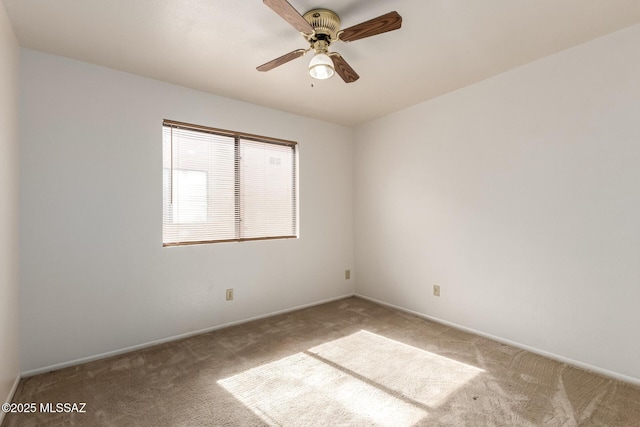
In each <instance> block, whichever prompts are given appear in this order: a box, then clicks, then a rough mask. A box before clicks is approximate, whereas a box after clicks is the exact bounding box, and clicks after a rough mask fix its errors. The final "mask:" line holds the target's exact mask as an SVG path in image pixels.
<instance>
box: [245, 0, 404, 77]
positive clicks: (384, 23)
mask: <svg viewBox="0 0 640 427" xmlns="http://www.w3.org/2000/svg"><path fill="white" fill-rule="evenodd" d="M263 2H264V4H266V5H267V6H268V7H269V8H271V9H272V10H273V11H274V12H275V13H277V14H278V15H280V16H281V17H282V19H284V20H285V21H287V22H288V23H289V24H291V26H293V28H295V29H296V30H298V31H299V32H300V33H302V36H303V37H304V38H305V39H306V40H307V42H309V48H308V49H297V50H294V51H293V52H289V53H287V54H286V55H282V56H281V57H279V58H276V59H274V60H273V61H269V62H267V63H266V64H262V65H260V66H259V67H257V70H258V71H269V70H272V69H274V68H276V67H279V66H280V65H282V64H286V63H287V62H289V61H291V60H294V59H296V58H299V57H301V56H303V55H304V54H305V53H307V52H309V51H310V50H313V51H314V53H315V54H314V56H313V58H312V59H311V62H310V63H309V74H310V75H311V77H313V78H315V79H321V80H324V79H328V78H330V77H331V76H333V74H334V72H336V73H338V75H339V76H340V77H341V78H342V80H344V81H345V83H353V82H355V81H356V80H358V79H359V78H360V76H359V75H358V73H356V72H355V71H354V69H353V68H351V66H350V65H349V64H348V63H347V61H345V60H344V58H343V57H342V56H341V55H340V54H339V53H337V52H329V46H331V44H332V43H334V42H336V41H338V40H340V41H343V42H352V41H355V40H360V39H363V38H365V37H371V36H375V35H377V34H382V33H386V32H387V31H393V30H397V29H398V28H400V27H401V26H402V17H401V16H400V15H399V14H398V12H389V13H386V14H384V15H381V16H378V17H377V18H373V19H371V20H369V21H365V22H362V23H360V24H358V25H354V26H352V27H349V28H347V29H344V30H341V29H340V17H339V16H338V14H336V13H335V12H333V11H331V10H328V9H312V10H310V11H308V12H307V13H305V14H304V15H300V13H298V11H297V10H296V9H295V8H294V7H293V6H291V4H290V3H289V2H288V1H287V0H263Z"/></svg>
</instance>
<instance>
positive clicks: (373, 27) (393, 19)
mask: <svg viewBox="0 0 640 427" xmlns="http://www.w3.org/2000/svg"><path fill="white" fill-rule="evenodd" d="M401 26H402V16H400V15H399V14H398V12H389V13H386V14H384V15H381V16H378V17H377V18H373V19H370V20H369V21H366V22H363V23H361V24H358V25H354V26H353V27H349V28H347V29H346V30H343V31H341V32H340V35H339V36H338V37H339V38H340V40H342V41H343V42H352V41H354V40H360V39H363V38H365V37H371V36H375V35H377V34H382V33H386V32H387V31H393V30H397V29H398V28H400V27H401Z"/></svg>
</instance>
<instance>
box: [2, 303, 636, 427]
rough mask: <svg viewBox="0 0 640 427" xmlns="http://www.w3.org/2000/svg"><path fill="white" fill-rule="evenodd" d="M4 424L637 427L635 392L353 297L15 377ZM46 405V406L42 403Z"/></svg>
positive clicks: (632, 388) (5, 425) (579, 370)
mask: <svg viewBox="0 0 640 427" xmlns="http://www.w3.org/2000/svg"><path fill="white" fill-rule="evenodd" d="M14 401H15V402H22V403H25V402H35V403H37V404H38V405H40V403H49V402H51V403H53V404H54V406H55V403H58V402H61V403H64V402H69V403H74V402H86V407H85V408H84V409H85V410H86V413H42V412H40V410H38V411H37V412H36V413H34V414H12V413H9V414H7V415H6V417H5V421H4V423H3V424H2V426H3V427H9V426H47V425H52V426H58V425H65V426H67V425H68V426H74V425H77V426H94V425H96V426H213V425H229V426H251V425H283V426H298V425H299V426H315V425H317V426H327V425H344V426H413V425H426V426H607V427H609V426H640V388H638V387H635V386H632V385H629V384H625V383H622V382H619V381H615V380H612V379H609V378H605V377H602V376H599V375H596V374H593V373H590V372H586V371H584V370H581V369H576V368H573V367H570V366H567V365H564V364H561V363H558V362H555V361H552V360H549V359H546V358H543V357H540V356H536V355H534V354H531V353H528V352H526V351H522V350H518V349H516V348H513V347H509V346H506V345H503V344H499V343H496V342H493V341H490V340H487V339H484V338H481V337H478V336H475V335H470V334H467V333H464V332H461V331H458V330H455V329H452V328H449V327H446V326H443V325H440V324H437V323H433V322H429V321H427V320H424V319H421V318H418V317H415V316H412V315H408V314H406V313H402V312H399V311H395V310H392V309H389V308H386V307H382V306H379V305H376V304H373V303H371V302H369V301H365V300H362V299H358V298H349V299H345V300H341V301H336V302H333V303H329V304H324V305H321V306H318V307H313V308H309V309H305V310H301V311H297V312H294V313H289V314H284V315H280V316H275V317H272V318H269V319H264V320H259V321H255V322H251V323H247V324H244V325H240V326H236V327H231V328H227V329H224V330H219V331H215V332H211V333H208V334H204V335H199V336H196V337H193V338H189V339H185V340H181V341H176V342H173V343H169V344H163V345H160V346H156V347H152V348H148V349H145V350H140V351H136V352H132V353H129V354H126V355H122V356H117V357H113V358H110V359H105V360H100V361H97V362H92V363H87V364H84V365H81V366H76V367H72V368H67V369H62V370H59V371H55V372H51V373H47V374H43V375H38V376H34V377H30V378H26V379H23V380H22V381H21V382H20V384H19V386H18V390H17V393H16V396H15V399H14ZM38 409H40V408H38Z"/></svg>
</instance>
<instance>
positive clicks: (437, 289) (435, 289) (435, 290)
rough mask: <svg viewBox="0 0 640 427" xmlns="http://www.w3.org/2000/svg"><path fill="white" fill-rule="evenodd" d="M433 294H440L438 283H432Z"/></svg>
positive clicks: (437, 295)
mask: <svg viewBox="0 0 640 427" xmlns="http://www.w3.org/2000/svg"><path fill="white" fill-rule="evenodd" d="M433 296H436V297H439V296H440V285H433Z"/></svg>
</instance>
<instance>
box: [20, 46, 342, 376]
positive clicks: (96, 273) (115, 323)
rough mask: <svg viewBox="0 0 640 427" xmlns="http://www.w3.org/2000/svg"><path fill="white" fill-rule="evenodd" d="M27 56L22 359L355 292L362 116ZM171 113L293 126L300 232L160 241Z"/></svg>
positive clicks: (42, 360) (63, 357) (286, 133)
mask: <svg viewBox="0 0 640 427" xmlns="http://www.w3.org/2000/svg"><path fill="white" fill-rule="evenodd" d="M21 60H22V62H21V66H22V69H21V73H22V74H21V86H20V87H21V98H20V101H21V107H20V113H21V122H20V131H21V144H22V145H21V160H20V166H21V171H20V179H21V181H20V184H21V196H22V198H21V205H20V208H21V225H20V240H21V262H20V268H21V278H20V282H21V284H20V285H21V295H20V322H21V328H20V331H21V362H22V369H23V371H26V372H33V371H34V370H36V371H37V370H39V369H41V368H43V367H47V366H51V365H56V364H64V363H66V362H69V361H73V360H76V359H79V358H85V357H91V356H94V355H97V354H101V353H105V352H111V351H118V350H119V349H123V348H127V347H129V346H136V345H139V344H142V343H146V342H150V341H154V340H159V339H163V338H167V337H171V336H175V335H178V334H183V333H189V332H192V331H196V330H200V329H204V328H209V327H213V326H216V325H223V324H227V323H229V322H234V321H239V320H243V319H247V318H251V317H254V316H260V315H264V314H268V313H272V312H275V311H278V310H284V309H289V308H292V307H296V306H299V305H304V304H309V303H314V302H318V301H321V300H324V299H330V298H335V297H338V296H342V295H346V294H351V293H353V291H354V287H353V283H354V281H353V280H351V281H346V280H344V270H345V269H346V268H352V267H353V236H352V235H353V232H352V230H353V224H352V219H353V211H352V137H353V135H352V130H351V129H349V128H346V127H341V126H336V125H332V124H328V123H324V122H321V121H317V120H313V119H309V118H303V117H299V116H295V115H292V114H288V113H282V112H279V111H275V110H272V109H268V108H263V107H259V106H255V105H251V104H246V103H242V102H238V101H234V100H230V99H224V98H220V97H216V96H212V95H209V94H205V93H202V92H197V91H193V90H189V89H186V88H182V87H178V86H173V85H170V84H166V83H161V82H158V81H154V80H150V79H145V78H142V77H138V76H134V75H131V74H126V73H122V72H117V71H114V70H110V69H105V68H101V67H97V66H94V65H89V64H86V63H81V62H76V61H71V60H67V59H64V58H60V57H56V56H52V55H47V54H42V53H38V52H34V51H29V50H23V51H22V58H21ZM195 66H197V64H196V65H195ZM211 78H212V79H214V78H215V74H212V76H211ZM164 118H167V119H172V120H178V121H183V122H188V123H196V124H201V125H206V126H212V127H218V128H223V129H233V130H238V131H242V132H248V133H253V134H260V135H267V136H272V137H276V138H283V139H290V140H295V141H298V143H299V159H300V162H299V181H300V185H299V188H300V230H301V237H300V239H291V240H280V241H275V240H274V241H259V242H244V243H220V244H212V245H198V246H189V247H179V248H163V247H162V236H161V232H162V149H161V148H162V143H161V126H162V119H164ZM226 288H235V300H234V301H232V302H226V301H225V289H226Z"/></svg>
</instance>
